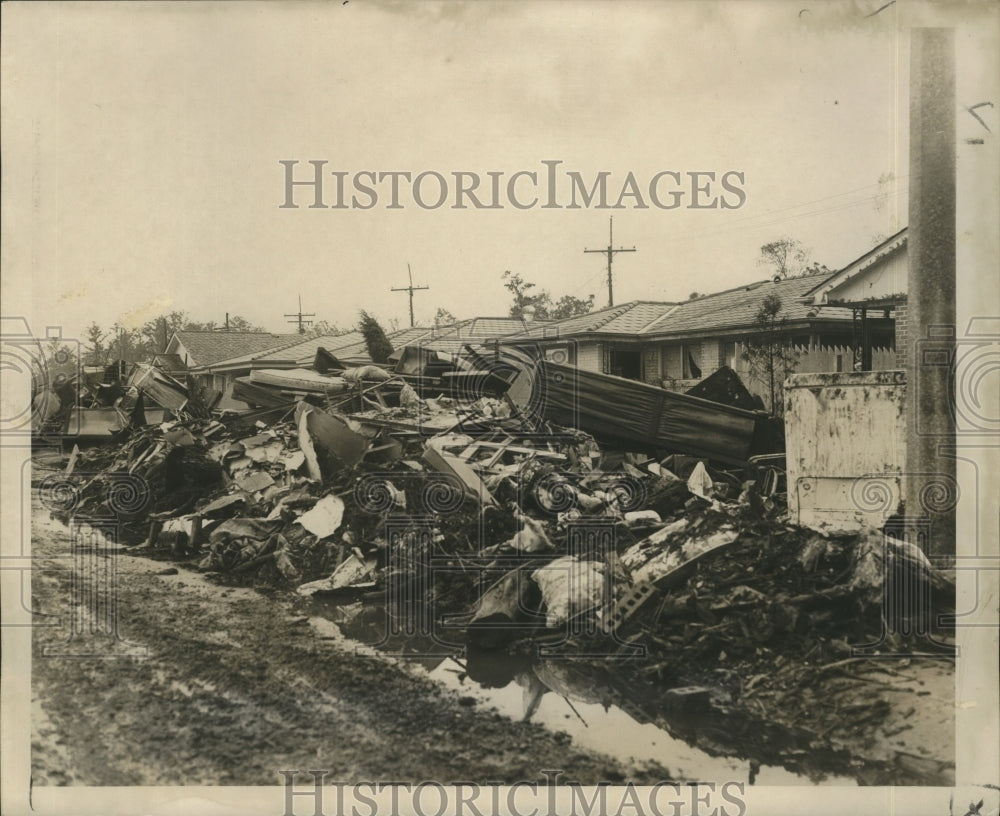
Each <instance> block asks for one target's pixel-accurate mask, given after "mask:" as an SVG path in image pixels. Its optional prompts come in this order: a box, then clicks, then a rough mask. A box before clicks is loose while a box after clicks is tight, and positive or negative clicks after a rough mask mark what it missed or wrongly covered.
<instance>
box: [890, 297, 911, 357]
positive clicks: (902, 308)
mask: <svg viewBox="0 0 1000 816" xmlns="http://www.w3.org/2000/svg"><path fill="white" fill-rule="evenodd" d="M907 311H908V310H907V307H906V303H905V302H904V303H900V304H899V305H898V306H897V307H896V309H895V314H894V315H893V316H894V317H895V318H896V368H906V360H907V351H908V350H909V349H908V348H907V343H908V342H909V326H908V325H907V320H906V318H907Z"/></svg>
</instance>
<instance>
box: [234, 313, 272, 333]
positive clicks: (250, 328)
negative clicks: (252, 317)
mask: <svg viewBox="0 0 1000 816" xmlns="http://www.w3.org/2000/svg"><path fill="white" fill-rule="evenodd" d="M229 331H238V332H263V331H267V330H266V329H265V328H264V327H263V326H258V325H256V324H254V323H251V322H250V321H249V320H247V319H246V318H245V317H240V315H233V316H232V317H230V318H229Z"/></svg>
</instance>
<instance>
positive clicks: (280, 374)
mask: <svg viewBox="0 0 1000 816" xmlns="http://www.w3.org/2000/svg"><path fill="white" fill-rule="evenodd" d="M250 383H251V384H252V385H266V386H271V387H272V388H280V389H282V390H284V391H311V392H314V393H319V394H339V393H340V392H341V391H346V390H347V387H348V385H347V382H345V381H344V380H343V379H341V378H340V377H325V376H323V375H322V374H319V373H317V372H315V371H310V370H309V369H307V368H290V369H280V368H258V369H254V370H253V371H251V372H250Z"/></svg>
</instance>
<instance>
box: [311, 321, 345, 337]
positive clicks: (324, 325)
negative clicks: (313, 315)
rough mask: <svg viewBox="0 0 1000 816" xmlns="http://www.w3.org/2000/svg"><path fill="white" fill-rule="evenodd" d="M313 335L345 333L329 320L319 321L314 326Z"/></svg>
mask: <svg viewBox="0 0 1000 816" xmlns="http://www.w3.org/2000/svg"><path fill="white" fill-rule="evenodd" d="M311 333H312V334H317V335H318V334H343V333H344V332H343V331H341V329H340V328H339V327H338V326H337V324H336V323H331V322H330V321H328V320H317V321H316V322H315V323H313V324H312V329H311Z"/></svg>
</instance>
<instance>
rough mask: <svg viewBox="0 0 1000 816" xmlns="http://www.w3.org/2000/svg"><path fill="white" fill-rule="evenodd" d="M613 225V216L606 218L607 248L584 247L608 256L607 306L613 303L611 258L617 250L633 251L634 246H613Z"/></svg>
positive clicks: (589, 250) (588, 250)
mask: <svg viewBox="0 0 1000 816" xmlns="http://www.w3.org/2000/svg"><path fill="white" fill-rule="evenodd" d="M614 227H615V219H614V216H612V217H611V218H609V219H608V248H607V249H585V250H584V252H585V253H587V252H600V253H601V254H602V255H603V254H607V256H608V306H614V305H615V294H614V289H613V288H612V284H611V259H612V258H613V257H614V256H615V254H616V253H618V252H635V247H632V248H631V249H625V248H624V247H618V249H615V248H614V243H615V238H614Z"/></svg>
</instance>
